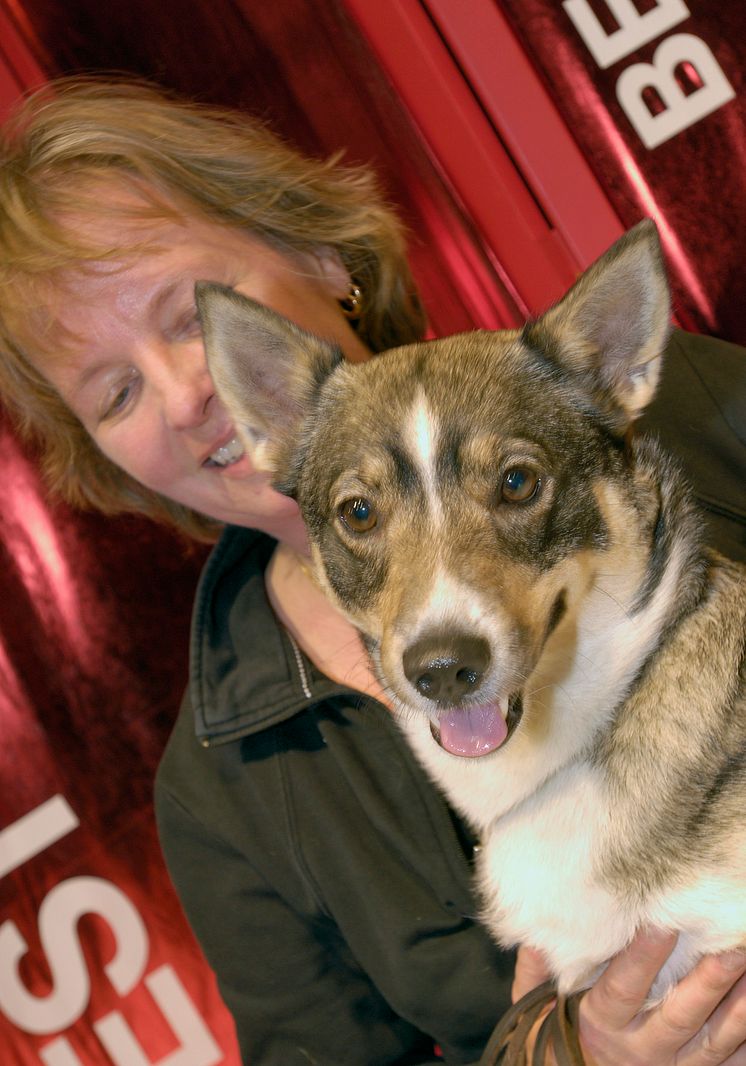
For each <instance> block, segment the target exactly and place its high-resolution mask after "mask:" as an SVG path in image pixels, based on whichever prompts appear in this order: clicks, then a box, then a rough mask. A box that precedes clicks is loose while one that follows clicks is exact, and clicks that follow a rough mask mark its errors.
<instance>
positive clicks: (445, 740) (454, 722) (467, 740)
mask: <svg viewBox="0 0 746 1066" xmlns="http://www.w3.org/2000/svg"><path fill="white" fill-rule="evenodd" d="M438 724H439V728H440V745H441V747H443V748H445V750H446V751H450V752H451V754H452V755H463V756H466V757H467V758H474V757H476V756H478V755H486V754H487V753H488V752H490V751H494V750H495V748H499V747H500V745H501V744H502V742H503V741H504V740H505V737H506V736H507V734H508V726H507V723H506V721H505V718H504V717H503V715H502V714H501V713H500V708H499V706H498V705H497V704H496V703H485V704H484V705H483V706H481V707H453V708H451V709H450V710H447V711H443V712H442V713H441V715H440V719H439V723H438Z"/></svg>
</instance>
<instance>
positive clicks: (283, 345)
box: [195, 281, 343, 495]
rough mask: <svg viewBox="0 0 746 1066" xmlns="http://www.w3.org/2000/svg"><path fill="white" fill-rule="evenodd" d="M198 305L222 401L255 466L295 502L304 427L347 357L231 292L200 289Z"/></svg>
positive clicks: (197, 290) (200, 286) (200, 285)
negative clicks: (326, 383)
mask: <svg viewBox="0 0 746 1066" xmlns="http://www.w3.org/2000/svg"><path fill="white" fill-rule="evenodd" d="M195 299H196V303H197V310H198V312H199V317H200V322H201V325H202V333H203V337H204V342H205V353H206V355H207V364H208V367H209V370H210V374H211V376H212V380H213V383H214V385H215V389H216V391H217V394H218V396H219V397H220V399H221V400H222V401H223V403H224V405H225V407H226V409H227V410H228V412H229V414H230V416H231V418H232V419H233V422H234V424H235V426H236V432H237V433H238V436H239V437H240V438H241V441H242V443H243V444H244V446H245V447H246V450H247V452H248V454H249V456H250V458H251V461H252V463H253V464H254V466H255V467H256V468H257V469H258V470H264V471H266V472H267V473H269V474H271V475H272V478H273V482H274V483H275V485H276V487H278V488H279V489H280V491H282V492H286V493H288V494H290V495H292V492H293V468H294V465H295V463H294V460H296V459H297V452H298V444H299V439H300V436H301V432H302V429H301V427H302V424H303V421H304V419H305V418H306V416H307V415H308V414H309V412H310V411H311V409H312V407H313V404H314V403H315V398H316V395H317V393H318V389H319V386H320V385H321V383H322V382H323V381H324V380H325V379H326V378H327V377H328V376H329V374H330V373H331V372H332V371H333V370H334V368H335V367H336V366H337V365H338V364H340V363H341V362H342V359H343V357H342V351H341V349H340V348H339V347H338V346H337V345H335V344H332V343H330V342H329V341H324V340H321V339H320V338H319V337H316V336H314V335H313V334H312V333H307V332H306V331H305V330H303V329H300V327H298V326H296V325H295V324H294V323H292V322H290V321H289V320H288V319H287V318H284V317H283V316H282V315H279V314H277V313H276V312H274V311H271V310H270V309H269V308H268V307H265V306H264V304H260V303H257V302H256V300H251V299H249V298H248V297H247V296H243V295H242V294H241V293H238V292H236V291H235V290H234V289H231V288H228V287H227V286H225V285H217V284H213V283H212V282H203V281H200V282H197V284H196V285H195Z"/></svg>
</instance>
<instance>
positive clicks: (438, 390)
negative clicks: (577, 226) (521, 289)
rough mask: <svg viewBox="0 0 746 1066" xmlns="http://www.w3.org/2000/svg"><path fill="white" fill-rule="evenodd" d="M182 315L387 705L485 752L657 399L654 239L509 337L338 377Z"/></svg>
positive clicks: (235, 323) (636, 233) (623, 247)
mask: <svg viewBox="0 0 746 1066" xmlns="http://www.w3.org/2000/svg"><path fill="white" fill-rule="evenodd" d="M198 305H199V308H200V314H201V317H202V323H203V330H204V333H205V343H206V349H207V356H208V362H209V365H210V369H211V372H212V374H213V378H214V380H215V384H216V387H217V389H218V392H219V393H220V395H221V398H222V400H223V402H224V403H225V405H226V406H227V407H228V409H229V411H230V412H231V414H232V416H233V418H234V420H235V422H236V425H237V426H238V427H239V432H243V435H244V437H245V439H246V441H247V445H248V446H249V448H251V449H252V450H253V453H254V456H255V462H256V461H261V462H262V464H263V465H264V466H265V468H266V469H269V470H270V471H271V472H272V474H273V482H274V484H275V487H276V488H278V489H279V490H280V491H281V492H285V493H287V494H289V495H291V496H294V497H295V498H296V499H297V501H298V503H299V506H300V509H301V512H302V514H303V516H304V519H305V521H306V524H307V526H308V531H309V535H310V539H311V543H312V551H313V557H314V562H315V565H316V568H317V571H318V572H319V575H320V577H321V579H322V581H323V583H324V584H325V586H326V587H327V588H328V590H329V592H330V594H331V595H332V596H333V598H334V599H335V601H336V602H337V603H338V604H339V606H340V607H341V608H342V610H343V611H344V612H345V613H346V614H347V616H348V617H349V618H350V619H351V620H352V621H353V622H354V623H355V625H357V626H358V627H359V629H360V630H361V632H362V634H363V636H364V638H365V640H366V643H367V646H368V648H369V650H370V652H371V655H372V659H373V662H374V664H375V666H376V669H377V671H378V673H379V675H380V677H381V679H382V681H383V682H384V684H385V686H386V688H387V689H388V690H389V691H390V692H392V693H393V694H394V695H395V697H396V700H397V701H398V702H399V703H400V704H401V706H402V707H403V708H407V709H409V710H411V711H420V712H422V713H424V714H426V715H427V716H428V717H429V718H430V721H431V723H432V730H433V735H434V736H435V738H436V739H437V740H438V741H439V743H440V744H441V745H442V746H443V747H445V748H446V750H448V751H451V752H452V753H454V754H458V755H464V756H472V757H473V756H478V755H483V754H486V753H489V752H491V751H493V750H496V749H498V748H500V747H501V746H502V745H504V744H505V742H506V740H507V739H508V737H509V736H510V733H511V730H512V729H513V728H515V727H516V725H517V723H518V722H519V721H520V717H521V711H522V705H523V691H524V688H525V686H526V682H527V679H528V678H529V677H530V675H531V673H532V671H533V670H534V667H535V666H536V664H537V662H538V660H539V658H540V656H541V652H542V649H543V648H544V645H545V643H546V641H547V639H548V638H549V636H550V634H551V633H552V632H553V631H554V629H555V628H556V627H557V626H558V624H560V622H561V620H562V618H563V616H564V615H565V614H566V612H567V611H568V609H569V608H570V607H572V606H574V605H573V604H568V597H570V598H572V597H573V596H575V597H576V596H577V588H578V579H577V574H578V570H579V568H581V569H582V567H583V565H585V564H584V562H583V561H584V560H586V559H587V558H588V557H589V556H594V555H599V554H602V553H603V551H604V548H605V544H606V539H607V525H606V521H605V516H604V513H603V508H602V506H601V505H600V502H599V496H598V493H597V492H596V487H597V484H598V482H599V481H600V478H601V476H602V475H604V476H605V477H608V475H609V474H610V472H613V473H614V474H615V476H618V477H619V478H620V480H621V481H623V477H624V474H623V469H624V447H623V438H624V435H625V433H626V431H627V429H628V427H629V425H630V424H631V422H632V421H633V420H634V418H636V417H637V415H638V414H639V413H640V412H641V410H642V409H643V408H644V406H645V405H646V404H647V402H648V401H649V400H650V398H651V397H652V395H653V392H654V389H655V383H656V380H657V373H658V362H659V356H660V352H661V349H662V347H663V345H664V343H665V340H666V337H667V334H668V328H669V324H668V316H669V311H668V293H667V287H666V282H665V276H664V273H663V269H662V265H661V260H660V252H659V246H658V241H657V235H656V233H655V229H654V227H653V226H652V224H650V223H643V224H641V225H640V226H638V227H637V228H636V229H635V230H633V231H632V232H631V233H630V234H628V235H627V236H626V237H625V238H623V239H622V241H620V242H618V243H617V245H615V246H614V247H613V248H612V249H611V250H610V251H609V252H608V253H607V254H606V256H605V257H603V258H602V259H601V260H600V261H599V262H598V263H597V264H595V266H594V267H592V268H591V269H590V270H589V271H588V272H586V274H585V275H583V277H582V278H581V279H580V280H579V281H578V283H577V284H576V285H575V286H574V287H573V289H572V290H571V291H570V293H569V294H568V295H567V296H566V297H565V298H564V300H562V301H561V302H560V303H559V304H558V305H556V306H555V307H554V308H552V309H551V310H550V311H549V312H547V314H546V315H544V316H543V317H542V318H540V319H539V320H538V321H537V322H535V323H532V324H529V325H528V326H527V327H525V328H524V330H522V331H517V330H515V331H504V332H497V333H489V332H474V333H471V334H463V335H460V336H456V337H450V338H446V339H444V340H440V341H433V342H427V343H422V344H415V345H411V346H408V347H406V348H399V349H395V350H394V351H391V352H388V353H386V354H385V355H384V356H380V357H378V358H375V359H372V360H371V361H370V362H368V363H365V364H363V365H359V366H355V367H352V366H350V365H349V364H346V363H345V362H344V361H343V359H342V357H341V353H340V352H339V350H338V349H336V348H334V347H333V346H332V345H330V344H328V343H326V342H325V341H323V340H321V339H319V338H316V337H313V336H311V335H310V334H307V333H305V332H304V331H302V330H299V329H298V328H297V327H295V326H293V325H292V324H291V323H289V322H287V320H285V319H283V318H281V317H280V316H278V315H276V314H274V313H273V312H271V311H269V310H268V309H266V308H264V307H262V306H261V305H259V304H256V303H254V302H253V301H250V300H247V299H245V298H244V297H242V296H239V295H238V294H236V293H234V292H232V291H231V290H227V289H224V288H222V287H219V286H213V285H209V284H207V285H200V286H198ZM241 427H243V429H241ZM571 589H572V590H574V591H572V592H571V591H570V590H571Z"/></svg>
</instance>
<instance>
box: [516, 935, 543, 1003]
mask: <svg viewBox="0 0 746 1066" xmlns="http://www.w3.org/2000/svg"><path fill="white" fill-rule="evenodd" d="M551 976H552V975H551V973H550V972H549V967H548V966H547V963H546V959H545V958H544V955H543V954H542V953H541V952H540V951H536V950H535V949H534V948H528V947H520V948H519V949H518V956H517V958H516V963H515V974H514V976H513V987H512V990H511V994H512V997H513V1002H514V1003H517V1002H518V1000H519V999H521V997H522V996H525V995H526V993H527V992H530V991H531V990H532V989H534V988H537V987H538V986H539V985H541V984H543V983H544V981H548V980H549V978H550V977H551Z"/></svg>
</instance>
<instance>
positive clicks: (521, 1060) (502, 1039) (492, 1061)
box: [479, 981, 557, 1066]
mask: <svg viewBox="0 0 746 1066" xmlns="http://www.w3.org/2000/svg"><path fill="white" fill-rule="evenodd" d="M556 994H557V993H556V991H555V988H554V985H553V984H552V982H551V981H546V982H545V983H544V984H543V985H539V986H538V987H537V988H534V989H532V990H531V991H530V992H527V993H526V995H525V996H523V998H522V999H519V1000H518V1002H517V1003H514V1004H513V1006H512V1007H511V1008H510V1009H509V1010H508V1011H506V1012H505V1014H504V1015H503V1016H502V1018H501V1019H500V1021H499V1022H498V1023H497V1025H496V1026H495V1028H494V1030H493V1032H492V1036H491V1037H490V1039H489V1041H488V1042H487V1046H486V1047H485V1049H484V1051H483V1053H482V1057H481V1059H480V1060H479V1066H498V1064H499V1066H527V1063H526V1040H527V1038H528V1035H529V1033H530V1032H531V1030H532V1029H533V1027H534V1025H535V1024H536V1022H537V1021H538V1020H539V1018H540V1017H541V1015H542V1013H543V1012H544V1010H546V1008H547V1006H548V1005H549V1004H550V1003H551V1002H552V1000H553V999H554V997H555V996H556Z"/></svg>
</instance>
